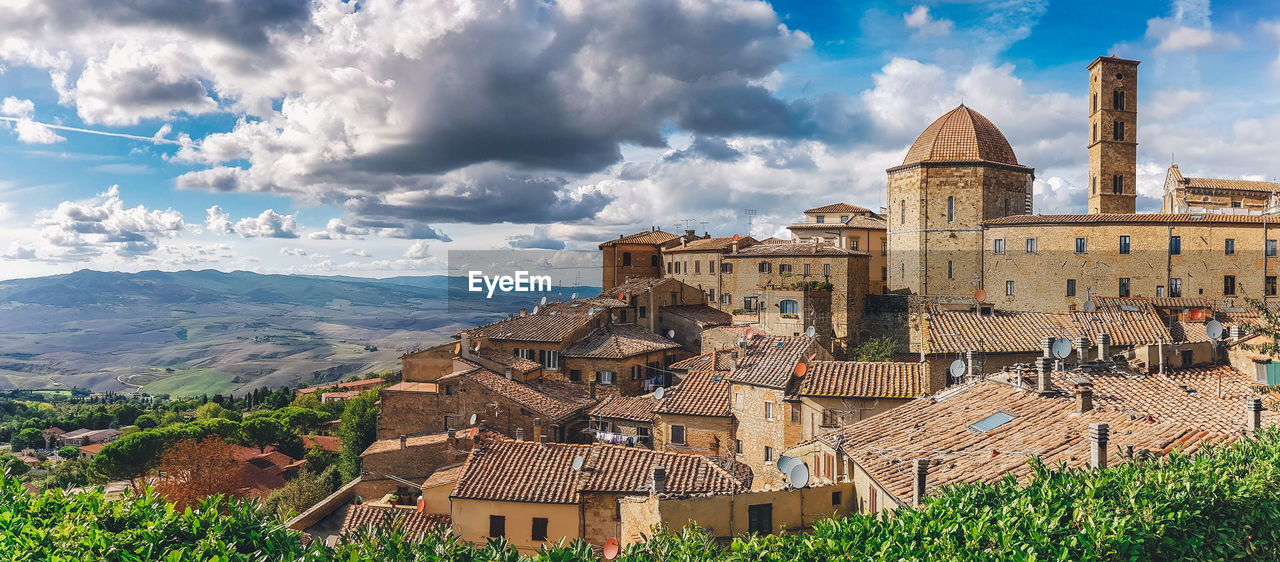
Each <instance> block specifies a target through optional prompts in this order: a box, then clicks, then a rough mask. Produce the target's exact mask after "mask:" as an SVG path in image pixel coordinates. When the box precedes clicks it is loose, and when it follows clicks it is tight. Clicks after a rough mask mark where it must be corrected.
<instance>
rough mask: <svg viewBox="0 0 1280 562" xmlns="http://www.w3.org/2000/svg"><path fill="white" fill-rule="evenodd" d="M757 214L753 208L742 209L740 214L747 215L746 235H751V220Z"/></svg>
mask: <svg viewBox="0 0 1280 562" xmlns="http://www.w3.org/2000/svg"><path fill="white" fill-rule="evenodd" d="M757 214H759V213H758V212H757V211H756V210H755V209H743V210H742V216H744V217H747V236H751V221H752V220H754V219H755V217H756V215H757Z"/></svg>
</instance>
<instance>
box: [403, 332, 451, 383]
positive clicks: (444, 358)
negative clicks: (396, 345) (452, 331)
mask: <svg viewBox="0 0 1280 562" xmlns="http://www.w3.org/2000/svg"><path fill="white" fill-rule="evenodd" d="M457 345H458V344H457V342H449V343H445V344H441V345H437V346H435V347H433V348H430V349H424V350H422V351H418V352H416V353H407V354H405V355H403V356H401V357H400V364H401V370H402V371H403V373H404V380H405V382H433V381H435V380H436V379H438V378H440V377H443V376H445V375H447V374H449V373H451V372H453V357H454V355H455V354H454V351H453V350H454V348H455V347H456V346H457Z"/></svg>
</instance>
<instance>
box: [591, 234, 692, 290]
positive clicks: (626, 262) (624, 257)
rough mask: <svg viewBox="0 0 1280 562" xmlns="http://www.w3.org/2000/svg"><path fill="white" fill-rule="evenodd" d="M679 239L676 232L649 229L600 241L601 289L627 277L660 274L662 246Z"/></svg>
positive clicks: (612, 286)
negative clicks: (601, 260) (601, 261)
mask: <svg viewBox="0 0 1280 562" xmlns="http://www.w3.org/2000/svg"><path fill="white" fill-rule="evenodd" d="M679 239H680V237H679V236H678V235H675V234H672V233H670V232H663V231H661V230H658V229H657V228H653V229H651V230H647V231H644V232H637V233H635V234H631V235H628V236H618V237H617V238H616V239H614V240H609V241H608V242H603V243H601V244H600V254H601V257H602V258H603V263H602V264H601V272H602V273H603V274H604V279H603V281H602V283H603V287H604V290H605V291H609V290H611V289H613V288H614V287H616V286H617V285H618V284H620V283H622V282H623V281H625V280H627V279H628V278H630V277H661V276H662V268H661V265H662V257H661V256H662V248H663V247H664V246H666V245H668V244H673V243H675V242H676V241H678V240H679Z"/></svg>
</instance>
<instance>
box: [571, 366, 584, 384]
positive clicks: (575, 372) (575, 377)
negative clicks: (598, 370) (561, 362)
mask: <svg viewBox="0 0 1280 562" xmlns="http://www.w3.org/2000/svg"><path fill="white" fill-rule="evenodd" d="M569 380H571V381H573V382H582V370H581V369H569Z"/></svg>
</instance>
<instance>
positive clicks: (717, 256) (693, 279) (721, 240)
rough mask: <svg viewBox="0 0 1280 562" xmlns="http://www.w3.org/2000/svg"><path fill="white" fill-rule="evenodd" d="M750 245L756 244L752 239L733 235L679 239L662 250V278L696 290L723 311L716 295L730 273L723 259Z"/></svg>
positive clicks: (719, 292) (729, 266)
mask: <svg viewBox="0 0 1280 562" xmlns="http://www.w3.org/2000/svg"><path fill="white" fill-rule="evenodd" d="M754 244H757V242H756V240H755V239H754V238H752V237H750V236H738V235H736V234H735V235H733V236H721V237H716V238H703V239H697V240H687V239H684V238H681V239H680V243H679V244H673V245H671V246H669V247H667V248H665V249H663V250H662V260H663V263H664V267H665V268H666V269H665V270H664V275H666V276H667V277H670V278H673V279H679V280H680V281H683V282H684V283H686V284H688V285H690V286H693V287H697V288H698V289H700V290H701V291H702V292H703V293H705V294H706V299H707V302H708V303H710V304H711V305H712V306H717V305H719V308H720V309H721V310H726V309H728V307H729V304H728V303H726V302H721V300H723V299H721V297H720V295H721V294H723V293H724V286H725V281H724V280H725V278H726V277H731V276H733V274H734V272H733V265H732V264H730V263H728V262H726V261H725V260H724V257H725V255H726V254H730V253H734V252H736V251H737V250H738V249H739V248H746V247H748V246H752V245H754ZM726 311H727V310H726Z"/></svg>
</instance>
